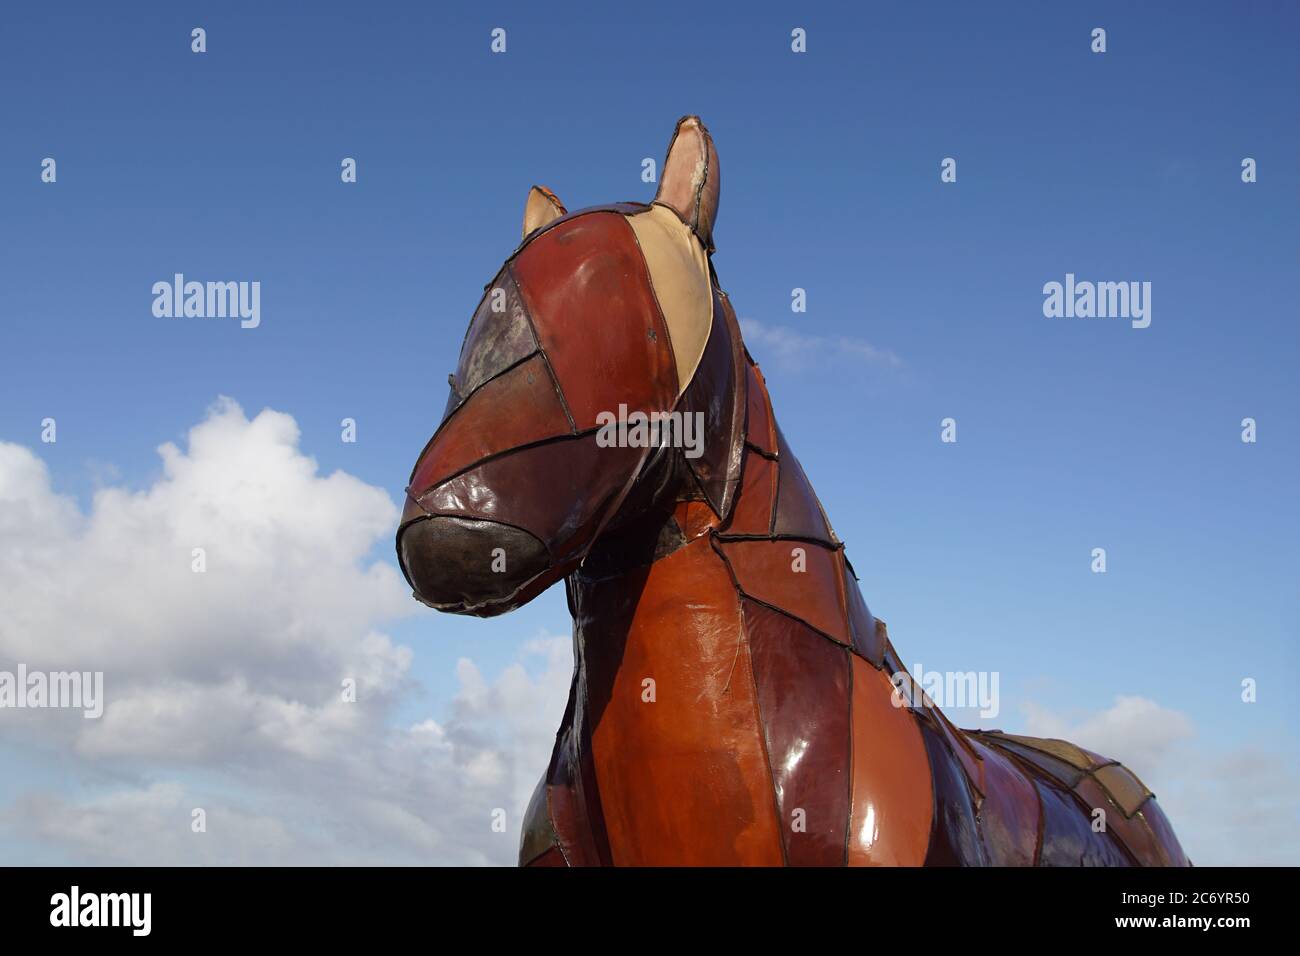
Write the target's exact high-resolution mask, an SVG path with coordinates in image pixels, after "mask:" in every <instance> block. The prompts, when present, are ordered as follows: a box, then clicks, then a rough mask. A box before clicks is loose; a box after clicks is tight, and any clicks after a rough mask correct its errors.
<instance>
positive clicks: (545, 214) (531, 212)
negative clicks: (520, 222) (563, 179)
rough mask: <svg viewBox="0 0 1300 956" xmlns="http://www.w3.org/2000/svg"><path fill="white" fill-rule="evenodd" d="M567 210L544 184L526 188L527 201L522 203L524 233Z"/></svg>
mask: <svg viewBox="0 0 1300 956" xmlns="http://www.w3.org/2000/svg"><path fill="white" fill-rule="evenodd" d="M568 211H569V210H567V209H565V208H564V203H562V202H560V199H559V197H558V196H556V195H555V193H553V192H551V191H550V190H549V189H547V188H546V187H545V186H534V187H533V188H532V189H530V190H528V201H527V202H525V203H524V235H523V238H525V239H526V238H528V234H529V233H530V232H532V231H533V230H534V229H540V228H542V226H545V225H546V224H547V223H550V222H554V221H555V220H556V219H559V218H560V217H561V216H563V215H564V214H565V213H567V212H568Z"/></svg>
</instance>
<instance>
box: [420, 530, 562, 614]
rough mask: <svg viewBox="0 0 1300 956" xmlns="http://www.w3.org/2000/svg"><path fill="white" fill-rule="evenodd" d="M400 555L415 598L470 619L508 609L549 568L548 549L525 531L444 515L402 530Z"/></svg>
mask: <svg viewBox="0 0 1300 956" xmlns="http://www.w3.org/2000/svg"><path fill="white" fill-rule="evenodd" d="M397 553H398V557H399V559H400V561H401V565H402V570H403V571H405V572H406V578H407V580H408V581H409V582H410V583H411V587H412V588H413V589H414V591H415V596H416V597H417V598H419V599H420V600H421V601H423V602H424V603H425V604H428V605H429V606H430V607H434V608H437V609H438V610H441V611H454V612H457V613H467V614H483V613H489V614H491V613H500V612H502V611H508V610H510V609H511V608H512V607H513V606H514V605H513V604H511V603H509V602H510V599H511V598H512V597H513V596H514V595H515V593H516V592H517V591H518V590H519V588H520V587H521V586H522V585H524V584H525V583H527V582H528V581H529V580H530V579H532V578H533V577H535V576H536V575H538V574H540V573H541V572H543V571H545V570H546V569H547V568H548V567H550V563H551V562H550V555H549V554H548V553H547V551H546V546H545V545H544V544H542V542H541V541H539V540H537V538H535V537H533V535H531V534H529V533H528V532H527V531H524V530H522V529H521V528H515V527H512V526H510V525H504V524H499V523H497V522H495V521H481V520H477V519H474V518H457V517H451V516H445V515H434V516H432V517H424V518H417V519H416V520H415V521H412V522H410V523H408V524H405V525H403V526H402V528H401V530H399V531H398V533H397Z"/></svg>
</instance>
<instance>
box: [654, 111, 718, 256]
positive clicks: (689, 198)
mask: <svg viewBox="0 0 1300 956" xmlns="http://www.w3.org/2000/svg"><path fill="white" fill-rule="evenodd" d="M721 184H722V180H721V170H720V169H719V168H718V151H717V149H715V148H714V146H713V137H712V136H710V135H709V131H708V129H706V128H705V126H704V124H703V123H702V122H700V118H699V117H698V116H683V117H682V118H681V119H679V120H678V121H677V128H676V129H675V130H673V140H672V142H671V143H669V144H668V156H667V158H666V159H665V160H664V168H663V174H662V175H661V176H660V177H659V192H657V193H656V194H655V202H657V203H660V204H662V205H664V206H667V207H668V208H670V209H672V211H673V212H675V213H677V215H678V216H679V217H680V218H681V220H682V222H684V223H686V225H687V226H689V227H690V228H691V231H692V232H694V233H695V235H697V236H698V237H699V239H700V242H701V243H703V245H704V250H705V251H706V252H712V251H713V223H714V222H715V221H716V220H717V218H718V194H719V191H720V189H721Z"/></svg>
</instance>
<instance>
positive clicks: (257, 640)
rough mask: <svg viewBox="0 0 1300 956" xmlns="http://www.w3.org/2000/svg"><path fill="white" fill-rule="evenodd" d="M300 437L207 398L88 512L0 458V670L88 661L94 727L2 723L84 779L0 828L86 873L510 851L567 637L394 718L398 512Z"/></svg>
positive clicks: (28, 800) (529, 649)
mask: <svg viewBox="0 0 1300 956" xmlns="http://www.w3.org/2000/svg"><path fill="white" fill-rule="evenodd" d="M298 440H299V435H298V428H297V425H296V423H295V422H294V420H293V419H292V418H291V417H290V416H288V415H284V414H282V413H278V412H274V411H270V410H267V411H263V412H261V413H260V414H258V415H256V416H255V417H253V418H252V419H251V420H250V419H248V418H247V417H246V416H245V415H244V413H243V411H242V410H241V409H240V408H239V406H238V405H236V404H235V403H234V402H231V401H229V400H225V399H223V400H221V401H219V402H218V403H217V404H216V405H215V406H213V408H212V409H211V410H210V412H209V414H208V416H207V418H206V419H205V420H204V421H203V422H201V423H200V424H198V425H197V426H195V427H194V428H193V429H192V430H191V431H190V433H189V436H188V442H187V447H186V448H185V449H181V448H178V447H176V446H175V445H172V444H165V445H163V446H162V447H161V448H160V449H159V454H160V455H161V457H162V462H163V469H162V474H161V476H160V477H159V478H158V479H157V480H156V481H155V482H154V483H153V484H151V485H150V486H148V487H147V488H145V489H143V490H139V491H132V490H129V489H126V488H123V487H120V486H110V487H105V488H101V489H100V490H99V491H98V492H97V493H96V494H95V495H94V498H93V503H92V505H91V507H90V510H89V512H88V513H85V514H83V513H82V512H81V511H80V509H79V508H78V507H77V505H76V503H75V502H74V501H73V500H71V499H69V498H65V497H62V496H59V495H56V494H55V493H54V492H53V490H52V489H51V486H50V478H49V474H48V471H47V469H46V467H45V465H44V463H43V462H41V460H40V459H39V458H37V457H36V456H35V455H34V454H33V453H32V452H30V451H29V450H27V449H25V448H22V447H20V446H17V445H12V444H6V443H0V607H3V608H5V614H4V615H3V616H0V660H3V661H7V662H14V663H15V664H16V663H17V662H22V663H24V664H26V665H27V667H28V669H29V670H47V671H48V670H62V669H71V670H83V671H85V670H102V671H104V693H105V698H106V705H105V710H104V715H103V717H102V719H100V720H85V719H83V718H82V716H81V713H80V712H79V711H52V710H24V711H20V710H12V709H5V710H2V711H0V741H5V742H7V743H9V744H10V745H11V747H12V748H13V749H15V750H16V751H19V752H21V751H22V749H23V748H29V751H28V752H30V748H31V746H32V745H33V744H34V745H35V746H36V747H38V748H40V750H41V752H42V753H43V754H45V755H46V756H45V758H44V759H47V760H48V755H49V754H57V755H58V763H59V769H60V770H62V771H67V773H64V774H62V777H63V778H65V779H69V780H75V781H84V786H83V785H82V784H81V783H72V784H68V785H67V786H66V788H64V789H60V788H58V787H50V786H48V785H47V786H46V787H45V789H31V790H29V791H27V792H25V793H23V794H22V795H20V796H19V797H18V799H16V800H14V801H12V802H11V804H10V805H9V806H7V807H2V808H0V835H3V834H5V833H6V832H7V835H8V836H9V837H10V839H14V840H17V839H21V840H23V841H24V842H23V845H24V846H37V847H39V848H44V849H46V850H48V851H51V852H53V853H55V854H56V855H58V856H60V857H61V858H63V859H66V860H68V861H82V862H93V863H113V862H125V863H187V862H200V863H232V864H235V863H289V862H307V863H311V862H316V863H319V862H350V863H354V862H371V863H386V862H398V863H430V862H432V863H487V862H493V863H506V864H508V863H513V862H514V856H515V851H516V848H517V839H518V827H519V817H520V813H521V811H522V809H523V807H524V805H525V804H526V802H527V799H528V797H529V795H530V794H531V792H532V789H533V786H534V785H535V784H536V782H537V780H538V778H539V777H540V775H541V773H542V771H543V770H544V769H545V765H546V761H547V759H548V758H549V755H550V745H551V742H552V740H553V735H554V731H555V727H556V726H557V725H558V723H559V720H560V717H561V716H562V714H563V710H564V706H565V701H566V698H567V689H568V683H569V677H570V672H571V667H572V657H571V653H570V651H569V639H568V638H554V637H542V638H538V639H537V640H535V641H532V642H530V643H527V644H525V645H524V647H523V649H522V652H521V654H520V658H519V661H518V662H517V663H516V664H514V665H513V666H511V667H509V668H507V669H506V671H505V672H504V673H503V674H501V675H500V676H499V677H497V678H495V679H493V680H488V679H486V678H484V676H483V675H482V674H481V673H480V672H479V670H478V668H477V667H476V666H475V665H474V663H473V662H471V661H468V660H462V661H461V662H460V664H459V667H458V673H459V676H460V679H461V685H462V689H461V691H460V693H459V694H458V695H457V696H456V698H455V699H454V701H453V702H452V703H451V705H450V708H449V713H448V714H446V715H439V717H440V718H441V719H440V720H435V719H433V717H432V716H431V717H430V718H429V719H426V720H422V721H420V722H417V723H416V724H415V725H414V726H396V725H395V724H394V722H393V716H392V715H393V713H394V709H395V707H396V705H397V704H398V703H399V702H403V701H406V700H408V699H410V698H411V697H412V696H413V694H414V692H415V690H416V689H417V687H416V684H415V682H414V680H413V679H412V677H411V675H410V667H411V661H412V652H411V650H410V649H409V648H406V647H403V646H400V645H397V644H395V643H394V642H393V641H392V640H391V638H389V637H388V636H387V635H385V634H384V633H383V631H382V627H383V625H384V623H385V622H387V621H391V620H393V619H395V618H397V617H398V616H401V615H406V614H409V613H431V612H427V611H424V610H423V609H422V608H420V607H419V605H417V604H416V603H415V602H414V601H412V600H411V598H410V595H409V589H408V588H407V587H406V586H405V584H404V583H403V582H402V580H401V576H400V574H399V573H398V572H397V570H396V569H395V567H394V566H393V565H392V564H391V563H388V562H384V561H378V560H374V559H373V558H372V557H371V554H372V550H373V549H374V548H375V546H376V545H377V544H379V545H383V546H387V544H388V542H389V541H391V535H392V533H393V530H394V528H395V526H396V522H397V518H398V509H397V506H396V505H395V504H394V503H393V501H392V500H391V498H389V496H388V494H387V493H386V492H385V491H383V490H382V489H380V488H376V487H372V486H369V485H367V484H365V483H364V482H362V481H360V480H358V479H357V478H355V477H352V476H350V475H347V474H345V473H342V472H335V473H333V474H329V475H322V474H320V473H319V469H318V467H317V465H316V463H315V461H313V460H312V459H311V458H309V457H307V456H305V455H304V454H303V453H302V452H301V451H300V450H299V447H298ZM194 548H203V549H204V551H205V552H206V562H207V571H206V572H205V573H201V574H196V573H194V571H193V570H192V566H191V564H192V556H191V555H192V550H193V549H194ZM530 666H531V668H532V670H533V671H534V672H537V674H536V676H532V675H530V671H529V667H530ZM345 678H353V679H354V680H355V681H356V684H357V700H356V702H355V703H348V702H344V700H343V699H342V681H343V680H344V679H345ZM194 807H203V808H204V809H205V810H206V811H207V814H208V830H207V832H206V833H203V834H194V833H192V832H191V830H190V820H191V817H190V812H191V810H192V809H193V808H194ZM495 807H502V808H504V809H506V810H507V814H508V816H507V820H508V823H509V831H510V832H509V833H507V834H505V835H502V834H497V833H494V832H492V830H491V826H490V823H491V812H492V810H493V809H494V808H495ZM11 862H22V861H21V860H13V859H11Z"/></svg>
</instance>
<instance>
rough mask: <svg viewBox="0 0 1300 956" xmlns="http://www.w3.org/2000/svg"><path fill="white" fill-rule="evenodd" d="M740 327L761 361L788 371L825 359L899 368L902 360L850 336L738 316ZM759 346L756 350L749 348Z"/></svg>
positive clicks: (817, 364)
mask: <svg viewBox="0 0 1300 956" xmlns="http://www.w3.org/2000/svg"><path fill="white" fill-rule="evenodd" d="M740 330H741V332H742V333H743V334H744V336H745V341H746V342H748V343H749V344H750V346H751V351H754V352H758V351H759V350H761V353H762V354H761V355H759V354H755V356H754V357H755V359H756V360H758V361H759V363H760V364H767V365H773V364H775V365H779V366H782V367H785V368H788V369H791V370H799V369H805V368H821V367H823V366H825V365H826V364H827V363H828V362H832V361H837V360H845V359H848V360H850V361H857V362H865V363H867V364H869V365H878V366H882V367H884V368H895V369H896V368H901V367H902V365H903V360H902V359H900V358H899V357H898V356H897V355H895V354H894V353H893V352H891V351H889V350H888V349H881V348H877V347H876V346H874V345H872V344H871V343H870V342H866V341H864V340H862V339H855V338H851V337H849V336H842V335H841V336H828V335H810V334H809V333H807V332H803V331H800V330H798V329H791V328H788V327H786V326H781V325H769V324H768V323H766V322H760V321H758V320H757V319H741V320H740ZM753 346H758V349H755V348H752V347H753Z"/></svg>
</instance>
